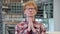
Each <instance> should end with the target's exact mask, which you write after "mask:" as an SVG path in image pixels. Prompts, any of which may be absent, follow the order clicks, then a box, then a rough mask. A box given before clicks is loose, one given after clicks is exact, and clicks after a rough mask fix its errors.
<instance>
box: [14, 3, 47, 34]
mask: <svg viewBox="0 0 60 34" xmlns="http://www.w3.org/2000/svg"><path fill="white" fill-rule="evenodd" d="M23 7H24V14H25V15H26V20H25V21H23V22H21V23H19V24H17V25H16V27H15V34H46V29H45V26H44V25H43V24H42V23H38V22H36V21H35V19H34V17H35V15H36V13H37V5H36V4H35V3H34V2H27V3H25V5H24V6H23Z"/></svg>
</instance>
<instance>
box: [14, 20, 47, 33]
mask: <svg viewBox="0 0 60 34" xmlns="http://www.w3.org/2000/svg"><path fill="white" fill-rule="evenodd" d="M33 24H34V28H35V30H36V32H32V31H30V32H29V31H28V30H27V28H28V26H27V25H28V23H27V21H24V22H22V23H19V24H17V25H16V27H15V34H46V29H45V26H44V25H43V24H42V23H38V22H36V21H34V22H33Z"/></svg>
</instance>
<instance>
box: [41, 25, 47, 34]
mask: <svg viewBox="0 0 60 34" xmlns="http://www.w3.org/2000/svg"><path fill="white" fill-rule="evenodd" d="M41 34H46V27H45V25H44V24H42V25H41Z"/></svg>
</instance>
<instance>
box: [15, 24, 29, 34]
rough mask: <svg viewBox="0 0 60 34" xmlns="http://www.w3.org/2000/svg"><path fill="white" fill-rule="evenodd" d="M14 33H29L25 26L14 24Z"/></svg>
mask: <svg viewBox="0 0 60 34" xmlns="http://www.w3.org/2000/svg"><path fill="white" fill-rule="evenodd" d="M15 34H29V31H28V30H27V28H24V27H23V28H22V26H20V27H19V26H17V25H16V26H15Z"/></svg>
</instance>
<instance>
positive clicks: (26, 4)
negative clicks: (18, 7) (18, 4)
mask: <svg viewBox="0 0 60 34" xmlns="http://www.w3.org/2000/svg"><path fill="white" fill-rule="evenodd" d="M26 6H33V7H34V8H35V9H36V10H37V5H36V3H35V2H33V1H29V2H26V3H25V4H24V5H23V10H25V9H26Z"/></svg>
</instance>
